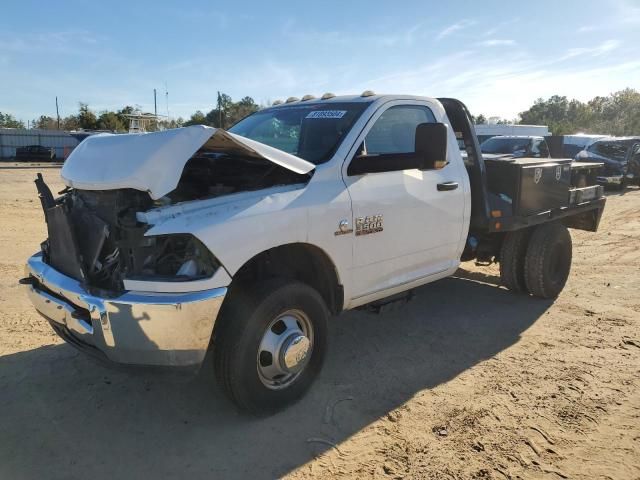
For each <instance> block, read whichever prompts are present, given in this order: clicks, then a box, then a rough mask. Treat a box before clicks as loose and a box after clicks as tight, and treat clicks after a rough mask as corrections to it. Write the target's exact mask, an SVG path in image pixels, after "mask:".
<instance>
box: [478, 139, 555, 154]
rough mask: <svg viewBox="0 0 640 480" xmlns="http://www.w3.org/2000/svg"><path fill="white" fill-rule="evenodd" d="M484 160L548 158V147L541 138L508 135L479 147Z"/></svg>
mask: <svg viewBox="0 0 640 480" xmlns="http://www.w3.org/2000/svg"><path fill="white" fill-rule="evenodd" d="M480 151H481V152H482V156H483V157H485V158H491V157H492V156H493V157H495V156H503V155H507V156H511V157H514V158H521V157H528V158H549V146H548V145H547V142H546V141H545V139H544V138H543V137H532V136H524V135H509V136H506V135H505V136H499V137H492V138H490V139H488V140H485V141H484V142H482V144H481V145H480Z"/></svg>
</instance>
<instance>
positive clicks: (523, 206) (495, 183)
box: [484, 157, 572, 216]
mask: <svg viewBox="0 0 640 480" xmlns="http://www.w3.org/2000/svg"><path fill="white" fill-rule="evenodd" d="M484 162H485V165H486V168H487V184H488V187H489V191H490V192H491V193H494V194H496V195H499V196H500V197H501V198H502V199H503V200H506V201H507V202H510V203H511V206H512V215H514V216H527V215H532V214H535V213H539V212H544V211H547V210H552V209H556V208H561V207H566V206H568V205H569V189H570V188H571V162H572V160H571V159H569V158H567V159H551V158H512V157H498V158H485V159H484Z"/></svg>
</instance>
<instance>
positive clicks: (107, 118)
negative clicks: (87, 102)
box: [97, 111, 127, 132]
mask: <svg viewBox="0 0 640 480" xmlns="http://www.w3.org/2000/svg"><path fill="white" fill-rule="evenodd" d="M126 125H127V123H124V122H123V121H122V119H121V117H120V115H118V114H117V113H116V112H109V111H105V112H102V113H101V114H100V116H99V117H98V122H97V126H98V128H99V129H100V130H110V131H112V132H124V131H126V130H127V126H126Z"/></svg>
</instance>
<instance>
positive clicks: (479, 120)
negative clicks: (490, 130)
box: [473, 114, 487, 125]
mask: <svg viewBox="0 0 640 480" xmlns="http://www.w3.org/2000/svg"><path fill="white" fill-rule="evenodd" d="M473 123H475V124H476V125H484V124H486V123H487V117H485V116H484V115H483V114H480V115H478V116H477V117H474V118H473Z"/></svg>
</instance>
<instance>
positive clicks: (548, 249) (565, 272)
mask: <svg viewBox="0 0 640 480" xmlns="http://www.w3.org/2000/svg"><path fill="white" fill-rule="evenodd" d="M571 256H572V244H571V235H570V234H569V230H568V229H567V227H565V226H564V225H562V224H561V223H549V224H546V225H540V226H539V227H536V229H535V230H534V231H533V233H532V234H531V239H530V240H529V246H528V248H527V255H526V258H525V263H524V272H525V281H526V285H527V290H529V293H530V294H531V295H533V296H535V297H540V298H555V297H557V296H558V295H559V294H560V292H561V291H562V289H563V288H564V286H565V284H566V283H567V278H569V272H570V271H571Z"/></svg>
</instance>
